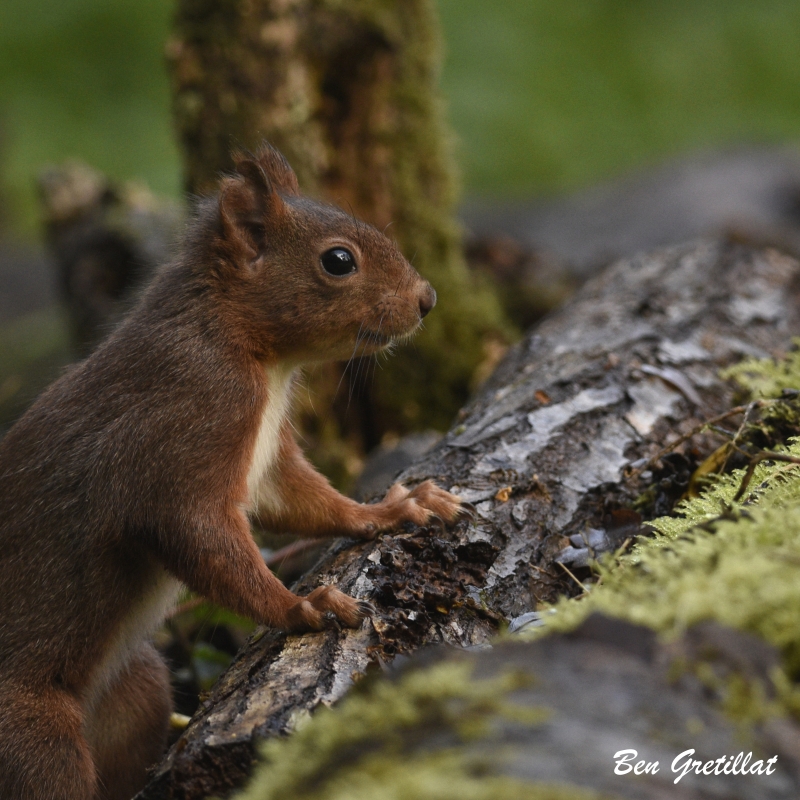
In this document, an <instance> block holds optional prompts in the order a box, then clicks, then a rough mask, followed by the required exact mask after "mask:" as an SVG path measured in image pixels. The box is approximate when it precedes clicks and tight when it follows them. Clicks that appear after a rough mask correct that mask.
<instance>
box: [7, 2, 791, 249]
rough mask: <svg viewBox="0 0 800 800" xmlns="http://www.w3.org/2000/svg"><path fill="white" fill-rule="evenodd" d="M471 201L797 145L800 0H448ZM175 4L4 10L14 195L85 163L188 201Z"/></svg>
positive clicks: (458, 126)
mask: <svg viewBox="0 0 800 800" xmlns="http://www.w3.org/2000/svg"><path fill="white" fill-rule="evenodd" d="M438 5H439V8H440V12H441V18H442V27H443V32H444V38H445V42H446V52H447V57H446V62H445V68H444V74H443V88H444V93H445V96H446V98H447V101H448V107H449V115H450V119H451V121H452V123H453V126H454V128H455V131H456V134H457V153H458V158H459V161H460V163H461V166H462V172H463V180H464V189H465V192H466V193H467V194H470V195H481V194H482V195H487V194H488V195H498V196H499V195H503V196H509V195H533V194H546V193H555V192H559V191H563V190H567V189H571V188H575V187H577V186H582V185H586V184H589V183H592V182H594V181H596V180H598V179H600V178H602V177H605V176H609V175H612V174H615V173H618V172H620V171H624V170H627V169H631V168H633V167H636V166H639V165H642V164H645V163H649V162H653V161H658V160H661V159H663V158H664V157H666V156H668V155H671V154H674V153H676V152H680V151H686V150H695V149H699V148H705V147H711V146H716V145H723V144H731V143H736V142H770V141H779V140H787V139H790V140H791V139H800V54H799V53H798V41H799V40H800V3H798V2H797V0H759V2H753V0H671V1H670V2H666V0H560V1H559V2H552V0H493V2H491V3H487V2H485V1H484V0H439V3H438ZM171 13H172V2H170V0H27V2H24V1H23V0H2V2H1V3H0V193H1V196H2V201H1V202H0V209H2V212H3V216H4V217H5V225H6V228H7V230H8V231H9V232H10V233H11V234H12V235H15V236H18V237H24V238H32V237H34V236H35V235H36V233H37V230H38V226H37V211H36V198H35V191H34V187H33V179H34V175H35V174H36V172H37V171H38V170H39V169H40V167H41V166H42V165H43V164H45V163H48V162H57V161H60V160H63V159H65V158H68V157H79V158H81V159H84V160H86V161H87V162H89V163H90V164H92V165H93V166H96V167H98V168H99V169H101V170H103V171H105V172H107V173H109V174H110V175H111V176H113V177H117V178H137V179H141V180H143V181H145V182H147V183H148V184H149V185H150V187H151V188H153V189H154V190H155V191H157V192H163V193H168V194H173V195H177V194H178V193H179V192H180V177H179V164H178V155H177V151H176V148H175V144H174V143H173V141H172V137H171V130H170V117H169V96H168V86H167V80H166V73H165V69H164V63H163V55H162V54H163V47H164V42H165V40H166V38H167V35H168V30H169V23H170V16H171Z"/></svg>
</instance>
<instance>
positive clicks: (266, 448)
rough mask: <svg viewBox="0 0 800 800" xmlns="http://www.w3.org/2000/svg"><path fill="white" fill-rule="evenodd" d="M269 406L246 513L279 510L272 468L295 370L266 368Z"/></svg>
mask: <svg viewBox="0 0 800 800" xmlns="http://www.w3.org/2000/svg"><path fill="white" fill-rule="evenodd" d="M264 371H265V373H266V380H267V403H266V405H265V406H264V410H263V411H262V412H261V419H260V421H259V426H258V433H257V434H256V440H255V444H254V446H253V454H252V456H251V459H250V466H249V468H248V471H247V510H248V511H249V512H251V513H252V512H255V511H257V510H258V509H259V508H269V509H273V508H276V507H277V505H278V504H279V502H280V501H279V497H278V487H277V486H275V484H274V483H273V481H272V479H271V478H272V475H271V473H272V467H273V466H274V464H275V460H276V458H277V456H278V450H279V448H280V442H281V428H282V427H283V423H284V420H285V419H286V415H287V413H288V411H289V405H290V403H291V399H292V386H293V383H294V374H295V371H294V368H293V367H290V366H288V365H283V364H278V365H276V366H270V367H266V368H265V370H264Z"/></svg>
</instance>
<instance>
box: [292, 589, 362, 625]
mask: <svg viewBox="0 0 800 800" xmlns="http://www.w3.org/2000/svg"><path fill="white" fill-rule="evenodd" d="M374 614H375V608H374V607H373V605H372V604H371V603H368V602H367V601H366V600H356V599H355V598H354V597H350V596H349V595H346V594H345V593H344V592H340V591H339V590H338V589H337V588H336V587H334V586H319V587H318V588H316V589H314V591H313V592H311V594H310V595H308V597H302V598H298V602H297V603H295V605H293V606H292V607H291V608H289V610H288V612H287V614H286V617H287V620H286V626H285V627H286V629H287V630H290V631H294V632H297V633H300V632H302V631H321V630H325V629H328V628H341V627H346V628H357V627H359V625H361V621H362V620H363V619H364V618H365V617H371V616H373V615H374Z"/></svg>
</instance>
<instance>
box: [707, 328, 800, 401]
mask: <svg viewBox="0 0 800 800" xmlns="http://www.w3.org/2000/svg"><path fill="white" fill-rule="evenodd" d="M792 343H793V344H794V347H795V349H794V350H793V351H792V352H791V353H789V355H788V356H786V358H784V359H781V360H773V359H759V358H748V359H745V360H744V361H741V362H739V363H738V364H734V365H733V366H732V367H728V368H727V369H725V370H723V371H722V373H721V375H722V377H723V378H727V379H733V380H735V381H736V382H737V383H738V384H739V385H740V386H741V387H742V388H743V389H745V390H746V391H747V392H748V393H749V394H750V395H752V396H754V397H779V396H780V394H781V392H782V391H783V390H784V389H796V390H800V338H795V339H793V340H792Z"/></svg>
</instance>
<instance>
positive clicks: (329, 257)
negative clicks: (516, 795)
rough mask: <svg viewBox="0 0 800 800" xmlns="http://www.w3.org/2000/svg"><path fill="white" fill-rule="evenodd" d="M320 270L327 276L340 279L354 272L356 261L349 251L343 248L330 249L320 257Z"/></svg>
mask: <svg viewBox="0 0 800 800" xmlns="http://www.w3.org/2000/svg"><path fill="white" fill-rule="evenodd" d="M319 260H320V262H321V263H322V268H323V269H324V270H325V272H327V273H328V274H329V275H336V276H337V277H342V276H343V275H350V274H351V273H353V272H355V271H356V260H355V258H353V254H352V253H351V252H350V251H349V250H345V248H344V247H332V248H331V249H330V250H326V251H325V252H324V253H323V254H322V255H321V256H320V259H319Z"/></svg>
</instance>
